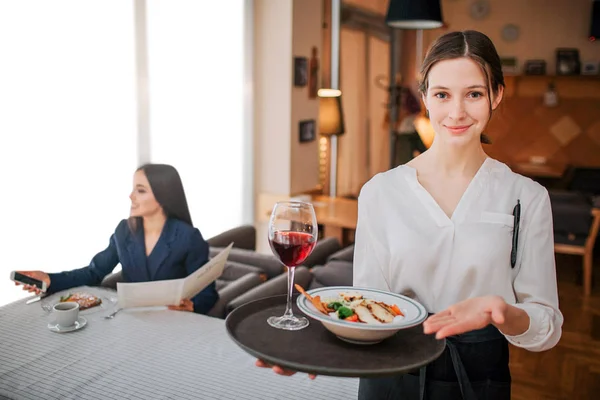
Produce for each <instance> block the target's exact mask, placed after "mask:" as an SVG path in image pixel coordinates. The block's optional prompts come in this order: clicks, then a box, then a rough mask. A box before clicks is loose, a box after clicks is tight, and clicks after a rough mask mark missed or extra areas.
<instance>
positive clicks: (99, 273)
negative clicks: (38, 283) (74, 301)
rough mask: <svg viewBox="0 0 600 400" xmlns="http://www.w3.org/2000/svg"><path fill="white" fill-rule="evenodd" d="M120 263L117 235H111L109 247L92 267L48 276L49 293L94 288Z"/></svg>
mask: <svg viewBox="0 0 600 400" xmlns="http://www.w3.org/2000/svg"><path fill="white" fill-rule="evenodd" d="M118 263H119V254H118V252H117V244H116V241H115V234H113V235H111V237H110V240H109V243H108V247H107V248H106V249H105V250H104V251H102V252H100V253H98V254H96V255H95V256H94V258H92V261H91V262H90V265H88V266H87V267H83V268H79V269H75V270H72V271H65V272H60V273H57V274H48V275H49V276H50V287H49V288H48V292H49V293H56V292H59V291H61V290H65V289H69V288H72V287H77V286H94V285H98V284H99V283H100V282H102V279H104V277H105V276H106V275H108V274H110V273H111V272H112V271H113V270H114V269H115V267H116V266H117V264H118Z"/></svg>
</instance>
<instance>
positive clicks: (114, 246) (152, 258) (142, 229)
mask: <svg viewBox="0 0 600 400" xmlns="http://www.w3.org/2000/svg"><path fill="white" fill-rule="evenodd" d="M129 198H130V199H131V211H130V217H129V219H127V220H122V221H121V222H120V223H119V225H118V226H117V228H116V229H115V232H114V234H113V235H112V236H111V237H110V241H109V245H108V247H107V248H106V249H105V250H104V251H102V252H100V253H98V254H96V256H95V257H94V258H93V259H92V261H91V263H90V265H89V266H87V267H84V268H80V269H76V270H72V271H66V272H61V273H57V274H47V273H45V272H42V271H19V272H21V273H23V274H25V275H28V276H30V277H32V278H35V279H39V280H43V281H45V282H46V286H47V287H48V292H49V293H53V292H58V291H61V290H65V289H69V288H72V287H77V286H84V285H88V286H92V285H98V284H99V283H100V282H102V279H103V278H104V277H105V276H107V275H108V274H110V273H111V272H112V271H113V269H114V268H115V267H116V266H117V264H119V263H121V267H122V271H123V278H124V280H125V281H126V282H147V281H156V280H166V279H179V278H183V277H186V276H188V275H189V274H191V273H192V272H194V271H196V270H197V269H198V268H200V267H201V266H202V265H203V264H205V263H206V262H207V261H208V243H207V242H206V241H205V240H204V239H203V237H202V235H201V234H200V231H199V230H198V229H196V228H194V226H193V224H192V219H191V217H190V211H189V209H188V204H187V200H186V196H185V192H184V189H183V184H182V182H181V178H180V176H179V173H178V172H177V170H176V169H175V168H174V167H172V166H170V165H166V164H146V165H143V166H141V167H140V168H138V169H137V171H136V172H135V174H134V177H133V190H132V192H131V194H130V195H129ZM24 290H28V291H30V292H36V293H39V290H38V289H37V288H35V287H32V286H29V285H25V286H24ZM218 298H219V295H218V294H217V291H216V288H215V284H214V283H212V284H211V285H209V286H208V287H207V288H205V289H204V290H203V291H201V292H200V293H199V294H198V295H196V296H195V297H194V298H192V299H186V300H184V301H183V302H182V303H181V304H174V305H172V306H170V308H171V309H174V310H182V311H194V312H197V313H201V314H205V313H207V312H208V311H210V309H211V308H212V307H213V306H214V304H215V303H216V302H217V300H218Z"/></svg>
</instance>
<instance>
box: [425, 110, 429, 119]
mask: <svg viewBox="0 0 600 400" xmlns="http://www.w3.org/2000/svg"><path fill="white" fill-rule="evenodd" d="M425 116H426V117H427V118H429V110H425Z"/></svg>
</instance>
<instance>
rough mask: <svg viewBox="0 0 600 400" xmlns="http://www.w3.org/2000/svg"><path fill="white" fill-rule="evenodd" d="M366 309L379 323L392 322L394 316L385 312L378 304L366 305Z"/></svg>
mask: <svg viewBox="0 0 600 400" xmlns="http://www.w3.org/2000/svg"><path fill="white" fill-rule="evenodd" d="M367 308H368V309H369V310H370V311H371V314H372V315H373V317H374V318H375V319H376V320H377V321H379V322H383V323H389V322H392V321H393V320H394V314H392V313H390V312H389V311H388V310H386V309H385V308H384V307H382V306H381V305H380V304H377V303H373V304H369V305H367Z"/></svg>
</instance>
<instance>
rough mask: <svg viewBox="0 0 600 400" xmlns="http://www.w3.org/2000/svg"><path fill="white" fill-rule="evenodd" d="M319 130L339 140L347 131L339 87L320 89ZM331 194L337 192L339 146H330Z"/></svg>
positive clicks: (331, 139)
mask: <svg viewBox="0 0 600 400" xmlns="http://www.w3.org/2000/svg"><path fill="white" fill-rule="evenodd" d="M317 96H318V97H319V132H320V133H321V135H324V136H329V139H330V141H334V140H336V141H337V137H338V136H339V135H343V134H344V132H345V127H344V113H343V111H342V92H341V91H340V90H338V89H319V91H318V92H317ZM330 149H331V154H330V176H329V188H330V190H329V195H330V196H331V197H335V196H336V194H337V146H330Z"/></svg>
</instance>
